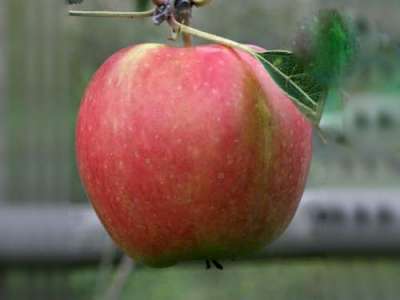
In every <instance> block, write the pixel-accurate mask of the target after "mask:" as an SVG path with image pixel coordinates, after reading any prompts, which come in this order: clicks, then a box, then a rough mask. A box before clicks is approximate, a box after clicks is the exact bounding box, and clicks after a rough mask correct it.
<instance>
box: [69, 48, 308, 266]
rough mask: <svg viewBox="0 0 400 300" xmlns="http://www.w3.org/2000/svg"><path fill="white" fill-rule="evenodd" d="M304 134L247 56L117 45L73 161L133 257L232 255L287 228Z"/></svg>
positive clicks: (95, 86)
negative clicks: (117, 48)
mask: <svg viewBox="0 0 400 300" xmlns="http://www.w3.org/2000/svg"><path fill="white" fill-rule="evenodd" d="M311 133H312V126H311V124H310V123H309V122H308V121H307V120H306V119H305V118H304V117H303V115H302V114H301V113H300V112H299V111H298V109H297V108H296V107H295V105H294V104H293V103H292V102H291V101H290V99H289V98H288V97H287V96H286V94H285V93H284V92H283V91H282V90H281V89H280V88H279V87H278V86H277V85H276V83H275V82H274V81H273V80H272V79H271V77H270V76H269V74H268V73H267V72H266V71H265V69H264V68H263V66H262V65H261V64H260V63H259V62H258V61H257V60H256V59H254V58H253V57H251V56H250V55H248V54H246V53H244V52H241V51H237V50H233V49H230V48H227V47H224V46H220V45H206V46H198V47H189V48H173V47H169V46H166V45H159V44H143V45H137V46H133V47H130V48H126V49H122V50H120V51H118V52H117V53H116V54H114V55H112V56H111V57H110V58H109V59H108V60H107V61H106V62H105V63H104V64H103V65H102V66H101V67H100V69H99V70H98V71H97V72H96V74H95V75H94V77H93V78H92V80H91V82H90V84H89V86H88V88H87V90H86V93H85V95H84V97H83V100H82V103H81V107H80V112H79V116H78V121H77V129H76V150H77V163H78V169H79V173H80V176H81V179H82V182H83V185H84V187H85V190H86V192H87V194H88V197H89V198H90V200H91V203H92V205H93V207H94V209H95V210H96V212H97V214H98V216H99V218H100V219H101V221H102V223H103V224H104V226H105V228H106V229H107V231H108V232H109V234H110V235H111V237H112V238H113V239H114V241H115V242H116V243H117V244H118V245H119V246H120V247H121V248H122V249H123V250H124V251H125V252H126V253H127V254H128V255H129V256H131V257H132V258H134V259H135V260H137V261H141V262H143V263H145V264H148V265H151V266H156V267H163V266H169V265H173V264H175V263H176V262H179V261H185V260H196V259H225V258H236V257H240V256H243V255H248V254H251V253H253V252H254V251H257V250H260V249H262V248H263V247H265V246H266V245H267V244H268V243H269V242H271V241H272V240H273V239H275V238H276V237H278V236H279V235H280V234H281V233H282V232H283V231H284V230H285V228H286V227H287V225H288V224H289V222H290V220H291V219H292V217H293V215H294V213H295V211H296V208H297V206H298V203H299V200H300V198H301V196H302V194H303V191H304V187H305V183H306V179H307V175H308V171H309V165H310V160H311V152H312V146H311V144H312V143H311Z"/></svg>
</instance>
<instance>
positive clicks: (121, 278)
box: [103, 255, 135, 300]
mask: <svg viewBox="0 0 400 300" xmlns="http://www.w3.org/2000/svg"><path fill="white" fill-rule="evenodd" d="M134 268H135V264H134V262H133V260H132V259H131V258H130V257H128V256H126V255H124V256H123V257H122V260H121V262H120V264H119V265H118V268H117V271H116V274H115V275H114V279H113V281H112V282H111V284H110V286H109V287H108V289H107V290H106V292H105V294H104V297H103V300H117V299H120V296H121V293H122V290H123V288H124V286H125V284H126V282H127V281H128V278H129V275H130V274H131V272H132V271H133V270H134Z"/></svg>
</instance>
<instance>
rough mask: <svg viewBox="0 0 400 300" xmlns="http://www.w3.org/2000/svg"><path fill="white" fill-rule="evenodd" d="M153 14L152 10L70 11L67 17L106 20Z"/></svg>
mask: <svg viewBox="0 0 400 300" xmlns="http://www.w3.org/2000/svg"><path fill="white" fill-rule="evenodd" d="M153 14H154V9H151V10H147V11H138V12H125V11H89V10H88V11H85V10H70V11H69V15H70V16H74V17H102V18H104V17H106V18H107V17H108V18H127V19H135V18H147V17H151V16H153Z"/></svg>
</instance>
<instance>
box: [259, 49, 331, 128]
mask: <svg viewBox="0 0 400 300" xmlns="http://www.w3.org/2000/svg"><path fill="white" fill-rule="evenodd" d="M257 58H258V59H259V60H260V61H261V62H262V63H263V65H264V67H265V68H266V70H267V71H268V72H269V74H270V75H271V77H272V78H273V79H274V80H275V82H276V83H277V84H278V85H279V86H280V87H281V88H282V89H283V90H284V91H285V92H286V93H287V94H288V96H289V97H290V98H291V99H292V101H293V102H294V103H295V104H296V106H297V107H298V109H299V110H300V111H301V112H302V113H303V114H304V115H305V116H306V117H307V118H308V119H309V120H310V121H311V122H312V123H313V124H315V125H318V124H319V121H320V118H321V111H322V109H321V106H323V105H324V101H325V98H326V94H327V90H326V89H325V88H324V87H323V86H322V85H321V84H320V83H319V82H318V81H316V80H315V78H314V77H313V76H312V74H311V73H310V72H307V69H306V66H305V64H304V63H303V61H302V60H301V59H299V58H298V57H296V55H295V54H294V53H292V52H288V51H281V50H278V51H266V52H263V53H258V54H257Z"/></svg>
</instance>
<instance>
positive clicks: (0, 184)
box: [0, 1, 7, 203]
mask: <svg viewBox="0 0 400 300" xmlns="http://www.w3.org/2000/svg"><path fill="white" fill-rule="evenodd" d="M5 6H6V4H5V1H1V2H0V120H4V115H5V113H4V103H5V99H6V97H7V93H6V82H5V81H6V59H5V55H6V45H7V43H6V36H5V35H6V23H7V20H6V13H5ZM4 146H5V139H4V127H3V126H0V203H1V202H3V201H4V169H5V168H4V150H5V149H4Z"/></svg>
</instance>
